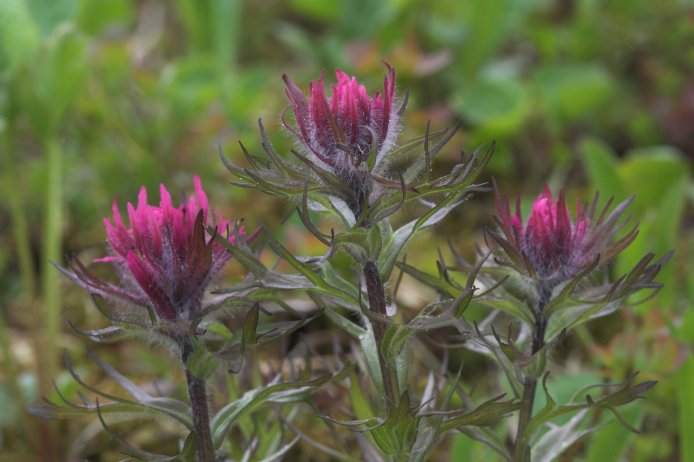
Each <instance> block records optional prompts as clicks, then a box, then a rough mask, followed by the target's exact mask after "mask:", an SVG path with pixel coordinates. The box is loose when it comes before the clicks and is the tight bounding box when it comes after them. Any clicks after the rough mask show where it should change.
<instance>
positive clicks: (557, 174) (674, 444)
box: [0, 0, 694, 462]
mask: <svg viewBox="0 0 694 462" xmlns="http://www.w3.org/2000/svg"><path fill="white" fill-rule="evenodd" d="M381 60H385V61H387V62H389V63H390V64H391V65H393V66H394V67H395V68H396V70H397V85H398V92H399V93H400V94H403V93H404V91H406V90H407V91H409V95H410V103H409V107H408V110H407V112H406V115H405V118H404V127H403V137H404V138H407V137H408V136H415V135H417V134H421V133H422V132H423V130H424V127H425V125H426V123H427V120H429V119H430V120H431V124H432V127H435V128H443V127H446V126H449V125H451V124H453V123H454V121H455V120H457V119H461V120H462V121H463V128H462V130H461V132H460V134H459V135H457V136H456V138H455V139H454V140H453V141H452V142H451V143H450V144H449V146H448V147H447V149H446V150H445V152H443V153H442V154H441V157H440V158H439V160H438V161H437V164H436V169H437V170H438V171H440V172H444V171H445V170H446V169H447V168H449V167H450V166H451V165H453V162H455V160H456V159H457V158H458V156H459V155H460V153H461V151H462V152H463V153H469V152H472V151H473V150H474V149H475V148H476V147H478V146H479V145H480V144H483V143H489V142H491V141H492V140H496V141H497V152H496V155H495V157H494V159H493V161H492V165H491V167H490V168H489V171H488V172H487V173H486V177H485V179H489V178H491V177H492V176H493V177H495V178H496V180H497V182H498V183H499V185H500V186H501V188H502V189H503V190H505V191H507V192H510V193H512V194H515V193H516V192H521V193H523V194H524V197H525V199H526V200H532V199H533V198H534V197H535V195H536V194H537V193H538V192H539V191H540V188H541V187H542V185H543V183H545V182H546V183H548V184H549V185H550V186H552V187H553V188H555V189H556V190H558V189H559V188H561V187H564V188H565V189H566V190H567V193H568V195H569V197H570V198H577V199H581V200H589V198H590V197H591V196H592V192H593V191H594V190H596V189H597V190H599V191H600V192H601V197H602V198H603V199H604V198H607V197H609V196H615V197H616V198H617V199H623V198H626V197H627V196H628V195H630V194H634V193H635V194H636V201H635V206H634V207H633V209H634V210H633V211H634V215H635V220H636V221H638V222H639V223H640V227H641V233H640V235H639V237H638V239H637V241H636V242H635V243H634V244H633V245H632V246H631V247H630V248H629V249H628V250H627V251H626V252H624V254H623V255H622V256H621V257H620V258H619V260H618V262H617V263H616V264H615V265H614V268H613V271H614V274H615V275H621V274H622V273H624V272H625V271H626V270H628V269H629V268H630V267H631V266H633V264H634V263H635V262H636V261H637V260H638V259H639V258H640V257H641V256H642V255H643V254H645V253H646V252H649V251H653V252H656V253H657V254H659V255H660V254H663V253H664V252H666V251H667V250H669V249H672V248H675V249H676V253H675V258H674V260H673V261H671V263H670V264H669V266H668V268H666V270H665V271H664V272H663V275H662V277H661V280H662V282H664V283H665V285H666V286H665V289H664V290H663V291H661V293H660V294H659V295H658V296H657V297H655V298H653V299H651V300H649V301H647V302H646V303H643V304H634V306H633V307H630V308H627V309H625V310H622V311H621V312H620V313H618V314H616V315H613V316H611V317H610V318H608V319H607V320H605V321H601V322H600V325H590V326H589V328H588V329H584V330H582V331H580V332H579V334H578V335H574V336H572V338H571V339H569V340H568V341H567V345H566V346H565V347H563V348H562V351H561V352H560V354H559V356H560V358H559V360H558V365H557V368H556V369H557V370H558V371H561V372H560V373H557V374H556V375H557V376H558V378H557V379H556V381H555V383H554V385H553V387H554V388H555V390H556V393H557V395H558V396H562V391H561V390H562V389H564V390H566V391H565V392H564V394H566V393H569V392H570V391H571V390H572V389H574V388H575V385H576V384H579V383H584V382H589V381H591V380H592V381H595V380H598V381H599V380H602V379H611V380H621V379H623V378H624V377H625V376H626V375H627V374H629V373H630V372H633V371H642V372H641V376H642V378H644V379H647V378H648V379H652V378H655V379H657V380H659V381H660V383H659V385H658V386H657V387H656V388H655V389H654V390H653V391H652V392H651V393H650V394H649V397H648V399H647V400H646V401H640V402H639V404H638V406H637V407H634V408H633V410H632V411H631V414H632V415H631V418H632V419H633V421H634V422H637V423H640V425H641V427H642V428H643V429H644V432H643V434H642V435H640V436H639V437H638V438H634V436H633V435H631V434H629V433H628V432H626V431H625V430H623V429H622V428H621V427H619V426H617V425H615V426H611V427H608V428H607V429H605V430H604V431H602V432H600V433H599V434H596V435H594V438H593V440H592V441H591V443H590V444H589V445H588V446H587V447H584V448H581V449H580V451H579V454H580V455H576V456H575V457H576V458H577V459H576V460H585V461H591V462H599V461H600V462H601V461H613V460H614V461H617V460H632V461H644V462H646V461H678V460H681V461H687V462H690V461H692V462H694V361H693V360H692V359H691V358H690V357H689V356H690V353H689V351H690V345H691V344H692V341H694V314H692V313H693V312H692V310H691V301H692V298H693V297H694V272H692V265H694V259H693V258H692V257H694V249H693V248H692V224H693V223H694V214H693V213H692V199H694V186H693V184H692V179H691V168H692V164H693V163H694V2H693V1H691V0H689V1H686V0H661V1H659V2H653V1H651V0H535V1H533V0H484V1H472V0H459V1H431V0H428V1H424V0H385V1H377V0H354V1H350V0H331V1H318V0H289V1H279V0H275V1H269V0H254V1H241V0H216V1H209V2H200V1H196V0H173V1H158V0H139V1H134V0H54V1H51V2H44V1H41V0H0V176H1V178H2V180H1V181H0V194H2V197H4V198H5V199H4V200H3V201H2V203H1V204H0V307H1V308H2V312H1V314H2V316H0V347H1V348H0V448H2V450H1V451H0V461H5V460H33V459H34V458H43V460H63V459H65V458H69V455H68V453H69V452H70V448H71V444H70V442H72V441H75V440H78V439H80V438H81V439H82V440H88V439H90V438H92V436H95V435H97V434H98V425H97V426H96V427H94V426H93V425H92V426H89V427H87V425H88V423H89V421H77V422H67V423H65V422H61V423H58V424H55V425H54V424H52V423H51V424H48V423H45V422H40V421H38V420H36V419H34V418H33V417H31V416H29V415H27V414H26V413H25V412H24V411H23V409H24V407H25V406H26V404H27V403H31V402H35V401H36V400H38V399H39V397H40V396H49V395H51V393H53V392H52V385H51V380H53V379H55V380H56V383H57V385H58V387H63V391H65V392H66V393H68V394H69V393H73V394H74V390H72V391H70V390H69V389H70V387H71V386H73V385H71V383H72V382H71V381H70V380H69V377H68V376H66V374H65V372H62V371H63V367H62V365H61V364H60V363H59V357H60V355H61V352H62V350H63V349H68V350H69V351H70V352H72V353H74V354H75V355H76V356H78V357H79V356H83V355H84V349H85V347H86V345H87V343H88V342H87V341H86V340H83V339H82V338H80V337H78V336H77V335H76V334H74V332H72V331H71V329H70V328H69V327H68V325H67V322H66V320H67V319H69V320H72V321H74V322H76V323H77V324H78V325H80V326H100V325H101V326H102V325H104V323H105V322H104V320H103V319H102V318H100V317H99V315H98V314H97V313H96V312H95V310H93V309H92V308H91V307H89V306H88V304H87V303H86V301H85V299H84V295H83V294H82V293H81V291H80V290H78V289H75V288H73V287H70V286H69V284H67V283H66V281H64V280H63V279H62V278H61V277H60V276H59V274H58V272H57V271H55V270H54V269H53V268H52V267H51V265H50V264H49V261H56V262H64V255H79V256H80V257H81V258H82V259H84V260H85V261H90V260H91V259H92V258H94V257H97V256H101V255H102V254H103V252H104V246H103V243H104V232H103V225H102V222H101V220H102V218H103V217H105V216H107V215H109V213H110V206H111V202H112V200H113V198H114V197H118V198H119V200H120V204H121V209H122V208H123V207H124V205H125V202H127V201H132V200H134V198H135V197H136V194H137V191H138V189H139V187H140V185H146V186H147V187H148V188H149V189H150V190H151V191H152V196H153V197H156V194H155V191H156V188H157V186H158V184H159V183H160V182H165V183H166V184H167V185H168V186H169V189H170V190H172V191H176V192H184V191H190V190H191V187H192V174H193V173H199V174H200V175H201V177H202V179H203V183H204V185H205V186H206V189H207V190H208V193H209V195H210V196H211V201H212V202H213V203H214V204H215V205H216V207H217V208H219V209H221V210H222V211H223V213H224V214H225V215H226V216H231V217H245V218H246V219H247V221H248V223H249V226H251V227H252V226H254V225H256V224H258V223H260V222H263V223H265V224H266V225H267V226H268V227H269V228H270V229H272V230H274V231H276V233H277V234H278V235H279V236H280V237H283V238H285V239H287V240H288V241H289V242H290V243H291V246H292V249H293V250H295V251H297V252H300V253H308V252H312V251H321V247H320V246H319V245H317V243H316V242H314V240H312V239H309V238H308V237H307V236H306V235H307V233H304V232H302V230H301V224H300V222H299V220H298V219H297V218H296V216H291V217H290V218H289V219H288V221H287V222H286V223H285V225H283V226H280V221H281V220H282V219H284V218H286V217H288V216H289V215H290V212H291V210H293V206H292V205H291V204H287V203H285V202H283V201H279V200H276V199H272V198H268V197H265V196H262V195H260V194H257V193H255V192H249V191H245V190H241V189H238V188H234V187H232V186H230V185H229V184H228V183H229V181H231V180H232V178H231V176H230V175H229V174H228V172H226V170H225V169H224V168H223V166H222V165H221V163H220V162H219V160H218V147H221V149H222V150H223V151H224V153H225V154H226V155H227V156H228V157H230V158H232V159H234V160H235V161H236V162H242V160H241V159H240V156H239V154H240V149H239V147H238V145H237V142H238V140H243V142H244V144H245V145H246V146H247V147H248V148H249V149H250V150H251V151H255V152H257V151H258V150H259V148H260V142H259V137H258V134H257V126H256V123H257V122H256V121H257V119H258V118H259V117H260V118H262V119H263V121H264V123H265V125H266V127H267V129H268V132H269V134H270V136H271V139H272V140H273V142H274V143H275V144H276V147H277V149H278V150H279V151H280V152H288V150H289V148H290V147H292V141H291V140H290V139H289V137H288V136H287V133H286V132H285V131H283V130H282V129H281V128H280V125H279V113H280V112H281V111H282V110H283V109H284V108H285V107H286V106H287V102H286V98H285V95H284V88H283V83H282V81H281V76H282V74H284V73H286V74H288V75H289V76H290V77H291V78H292V80H294V81H295V82H297V83H299V84H300V86H302V87H303V88H305V89H307V88H308V81H309V80H311V79H315V78H316V77H317V76H318V75H319V74H320V72H321V71H322V70H326V75H327V81H328V82H331V81H332V71H333V69H334V68H335V67H340V68H341V69H343V70H345V71H346V72H348V73H350V74H354V75H357V76H358V77H359V79H360V80H361V81H363V83H364V84H365V85H366V86H367V88H369V89H370V92H373V91H376V90H377V89H379V88H381V87H382V78H383V74H384V69H385V68H384V66H383V65H382V63H381ZM491 196H492V195H491V194H487V195H483V196H479V197H476V198H475V199H474V200H473V201H471V202H469V203H467V204H466V205H464V206H463V207H462V208H461V209H460V211H458V212H456V213H455V214H454V217H453V218H451V219H449V220H448V221H447V222H446V223H445V224H444V225H443V226H441V227H439V228H437V229H436V230H435V232H434V234H433V235H432V236H431V238H430V239H429V240H426V239H424V240H422V239H420V240H419V241H417V242H416V243H415V244H414V246H413V247H412V249H411V250H410V251H409V254H410V255H409V256H408V258H409V259H411V260H412V261H414V262H417V263H419V264H420V265H421V266H423V267H424V268H434V260H435V258H436V257H435V249H436V246H437V245H440V242H443V239H444V238H446V237H450V238H452V239H453V240H454V241H455V242H456V245H457V247H458V248H460V249H461V251H462V252H463V253H466V254H467V255H472V254H473V252H474V248H473V245H474V243H475V242H479V241H480V238H481V229H482V226H483V225H489V224H491V223H492V220H491V215H492V213H494V208H493V201H492V197H491ZM240 272H241V269H240V268H231V269H230V271H229V275H230V276H233V275H237V276H238V275H239V274H240ZM405 292H406V293H407V291H405ZM410 293H414V294H413V295H411V296H410V299H405V300H402V302H403V304H404V305H405V306H407V305H408V304H409V305H412V306H413V307H416V305H417V304H418V303H420V300H419V299H418V295H417V293H416V288H415V289H413V290H412V291H410ZM634 302H636V301H634ZM137 350H138V346H137V345H131V346H122V345H121V346H117V347H113V348H111V350H109V351H110V352H111V355H112V358H119V359H118V361H119V362H120V363H121V364H124V369H125V370H124V371H125V372H126V373H129V375H131V376H135V377H140V378H143V377H157V376H161V375H167V374H171V373H172V372H171V371H170V370H169V369H170V368H171V367H174V366H172V365H171V364H169V363H167V362H162V361H158V360H157V359H156V356H155V355H154V354H152V353H150V354H151V356H147V352H145V353H142V352H137ZM76 362H77V363H78V364H82V363H81V362H80V360H79V359H78V360H76ZM82 367H84V368H88V367H89V366H88V365H87V363H84V365H83V366H82ZM88 372H89V371H88V369H85V374H87V373H88ZM475 373H476V374H478V375H479V374H489V375H490V376H492V375H494V374H497V373H498V371H495V370H487V369H482V368H481V369H479V370H478V371H477V372H474V371H468V374H470V375H473V376H474V374H475ZM142 380H145V379H144V378H143V379H142ZM476 380H478V379H476ZM489 381H490V382H494V380H493V379H490V380H489ZM562 387H563V388H562ZM73 388H74V386H73ZM66 390H67V391H66ZM90 432H91V433H90ZM82 440H80V441H82ZM102 440H103V441H102V443H101V446H100V447H109V446H108V442H107V441H106V439H104V438H102ZM84 444H86V443H84ZM41 448H43V449H44V450H43V451H42V450H41ZM47 451H52V452H47ZM97 452H98V451H97ZM56 454H60V456H59V457H58V458H55V457H56ZM108 454H110V453H108V452H107V451H105V450H104V452H103V456H94V457H95V458H93V459H90V460H117V456H113V455H112V456H109V455H108ZM485 454H486V453H485V452H484V450H483V449H482V448H481V447H478V446H477V445H476V444H473V443H471V442H470V441H468V440H467V439H465V438H462V437H461V438H451V439H450V440H448V441H446V445H445V446H444V447H442V448H441V451H440V454H438V455H437V457H440V458H441V459H440V460H445V459H446V458H447V457H450V459H451V460H468V459H469V460H493V459H491V458H490V459H485V457H487V456H486V455H485ZM51 457H53V458H51ZM110 457H115V458H110ZM307 457H308V456H307ZM312 457H318V456H317V455H316V456H312ZM306 460H309V459H306ZM316 460H319V459H316ZM325 460H329V459H325ZM566 460H574V459H566Z"/></svg>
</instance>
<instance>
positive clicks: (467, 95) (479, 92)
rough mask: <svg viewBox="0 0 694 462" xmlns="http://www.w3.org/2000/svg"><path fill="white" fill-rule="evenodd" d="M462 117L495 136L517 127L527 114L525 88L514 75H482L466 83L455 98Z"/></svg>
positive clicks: (529, 106)
mask: <svg viewBox="0 0 694 462" xmlns="http://www.w3.org/2000/svg"><path fill="white" fill-rule="evenodd" d="M456 107H457V108H458V109H459V110H460V112H461V113H462V114H463V117H464V118H465V119H467V120H468V121H470V122H471V123H472V124H474V125H477V126H480V127H481V128H483V129H485V130H486V131H487V132H490V133H494V134H495V136H505V135H508V134H512V133H515V132H517V131H518V129H519V128H520V127H521V125H522V124H523V123H524V122H525V120H526V118H527V117H528V116H529V114H530V109H531V104H530V99H529V97H528V93H527V90H526V88H525V86H523V84H522V83H520V82H519V81H517V80H514V79H508V80H498V79H493V80H492V79H483V80H478V81H475V82H474V83H472V84H471V85H468V86H467V87H466V88H465V90H464V91H463V93H462V94H461V95H460V97H459V98H458V99H457V100H456Z"/></svg>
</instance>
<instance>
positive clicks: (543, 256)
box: [497, 186, 636, 282]
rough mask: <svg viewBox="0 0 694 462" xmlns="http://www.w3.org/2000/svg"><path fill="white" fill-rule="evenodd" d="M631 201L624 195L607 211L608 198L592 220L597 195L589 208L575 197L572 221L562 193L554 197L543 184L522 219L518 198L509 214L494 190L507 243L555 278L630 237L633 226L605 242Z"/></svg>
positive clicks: (608, 254)
mask: <svg viewBox="0 0 694 462" xmlns="http://www.w3.org/2000/svg"><path fill="white" fill-rule="evenodd" d="M631 201H632V198H629V199H627V200H625V201H624V202H622V203H621V204H619V205H618V206H617V207H615V209H614V210H613V211H612V213H611V214H609V215H607V214H606V212H607V210H608V208H609V206H610V203H611V200H610V201H609V202H608V203H607V205H606V206H605V208H604V209H603V211H602V212H601V213H600V216H599V217H598V218H597V219H594V216H595V207H596V204H597V195H596V198H595V200H594V201H593V204H592V206H591V208H590V210H589V211H586V209H585V208H584V207H583V206H582V205H581V204H580V203H579V202H578V201H577V202H576V211H575V218H574V220H573V221H572V219H571V215H570V214H569V209H568V207H567V205H566V199H565V197H564V192H563V191H562V192H560V193H559V196H558V197H557V199H556V200H555V199H554V198H553V197H552V192H551V191H550V189H549V188H548V187H547V186H545V189H544V191H543V192H542V193H541V194H540V195H539V196H538V197H537V199H536V200H535V202H534V203H533V206H532V210H531V212H530V216H529V217H528V220H527V222H526V223H525V224H524V223H523V217H522V215H521V211H520V198H518V199H517V201H516V208H515V213H514V214H511V210H510V205H509V201H508V198H507V197H505V196H501V195H499V194H498V193H497V210H498V212H499V219H500V221H501V226H502V229H503V231H504V233H505V235H506V236H505V238H506V241H507V242H508V243H509V244H510V248H512V249H515V251H516V252H517V253H518V254H519V255H523V256H524V259H525V260H526V262H527V263H529V264H530V266H531V267H532V271H533V272H534V273H535V274H536V275H537V276H539V277H540V278H541V279H544V280H553V281H555V282H557V281H560V280H564V279H567V278H570V277H572V276H574V275H576V274H577V273H578V272H579V271H580V270H581V269H582V268H584V267H586V265H588V264H591V263H592V262H593V261H594V260H595V259H596V258H597V257H598V256H599V257H600V261H601V262H602V263H605V262H607V261H609V259H611V258H612V257H613V256H614V255H616V254H617V253H618V252H619V251H621V250H622V249H623V248H624V247H626V246H627V245H628V244H629V243H630V242H631V241H632V240H633V239H634V237H635V236H636V229H633V230H632V231H631V232H629V233H627V235H626V236H625V237H623V238H622V239H619V240H618V241H616V242H611V240H612V238H613V236H614V235H615V233H617V232H618V231H619V230H620V229H622V228H623V227H624V224H625V223H624V222H622V223H619V221H620V217H621V215H622V213H623V212H624V210H625V209H626V208H627V206H628V205H629V204H630V203H631Z"/></svg>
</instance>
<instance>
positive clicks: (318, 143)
mask: <svg viewBox="0 0 694 462" xmlns="http://www.w3.org/2000/svg"><path fill="white" fill-rule="evenodd" d="M387 66H388V65H387ZM335 76H336V77H337V84H336V85H333V86H332V95H331V97H330V100H328V99H327V98H326V95H325V86H324V82H323V75H321V76H320V77H319V78H318V80H316V81H312V82H311V84H310V89H309V99H307V98H306V96H305V95H304V93H303V92H302V91H301V89H300V88H299V87H298V86H297V85H295V84H294V83H293V82H292V81H291V80H289V78H288V77H287V76H286V75H285V76H283V79H284V82H285V84H286V87H287V89H286V93H287V97H288V98H289V101H290V102H291V106H292V109H293V110H294V117H295V120H296V125H297V128H298V131H297V129H295V128H293V127H291V126H290V125H289V124H287V123H284V125H285V126H286V127H287V128H288V129H289V130H290V131H291V132H292V133H293V134H294V135H295V136H296V137H297V138H298V139H299V140H300V142H301V144H302V145H303V146H304V147H305V149H306V151H308V152H309V153H310V154H313V155H314V156H315V157H316V158H317V159H318V160H319V161H320V162H322V163H323V164H325V165H326V166H327V167H329V168H330V169H332V170H333V172H334V173H335V174H337V175H339V176H349V175H352V174H353V173H352V171H353V169H355V168H357V167H359V166H360V165H361V164H362V163H363V162H366V161H367V160H369V158H370V157H371V156H376V157H375V159H373V160H374V161H375V162H376V163H380V161H381V160H382V159H383V156H384V154H385V153H386V152H387V151H388V150H389V149H390V148H391V147H392V145H393V143H394V142H395V137H396V135H397V131H398V121H399V117H398V114H397V110H396V107H395V105H396V98H395V70H394V69H393V68H392V67H390V66H388V75H386V77H385V78H384V83H383V95H382V96H381V94H379V93H376V94H375V95H374V96H373V97H369V95H368V94H367V92H366V89H365V88H364V86H363V85H360V84H359V83H358V82H357V79H356V77H350V76H348V75H347V74H346V73H344V72H342V71H341V70H339V69H338V70H336V71H335Z"/></svg>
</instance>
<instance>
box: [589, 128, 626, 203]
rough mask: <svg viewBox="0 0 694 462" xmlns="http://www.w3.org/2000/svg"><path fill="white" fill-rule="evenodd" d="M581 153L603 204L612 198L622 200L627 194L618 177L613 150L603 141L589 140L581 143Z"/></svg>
mask: <svg viewBox="0 0 694 462" xmlns="http://www.w3.org/2000/svg"><path fill="white" fill-rule="evenodd" d="M580 151H581V153H582V154H583V161H584V163H585V167H586V170H587V171H588V176H589V177H590V181H591V183H592V184H593V186H594V188H595V189H596V190H597V191H599V192H600V197H602V202H603V203H604V202H605V201H606V200H607V199H608V198H610V197H615V199H617V200H620V199H622V198H623V197H624V196H625V194H624V193H623V192H622V187H621V184H620V181H619V177H618V175H617V161H616V159H615V155H614V153H613V152H612V149H611V148H610V147H609V146H608V145H607V144H605V143H604V142H602V141H601V140H598V139H595V138H587V139H584V140H583V141H582V142H581V145H580Z"/></svg>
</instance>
